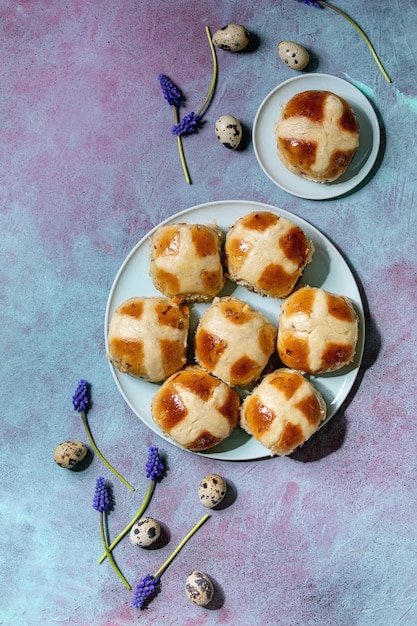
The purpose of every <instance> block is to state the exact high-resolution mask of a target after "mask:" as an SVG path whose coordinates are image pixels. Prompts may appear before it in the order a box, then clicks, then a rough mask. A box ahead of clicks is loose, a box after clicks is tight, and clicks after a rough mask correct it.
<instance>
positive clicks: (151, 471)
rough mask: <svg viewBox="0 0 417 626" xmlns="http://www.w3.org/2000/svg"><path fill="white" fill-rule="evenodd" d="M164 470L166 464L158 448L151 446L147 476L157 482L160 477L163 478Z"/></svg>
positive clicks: (147, 463) (147, 462)
mask: <svg viewBox="0 0 417 626" xmlns="http://www.w3.org/2000/svg"><path fill="white" fill-rule="evenodd" d="M164 470H165V465H164V463H163V462H162V459H161V457H160V456H159V451H158V448H157V447H156V446H151V447H150V448H149V451H148V460H147V461H146V477H147V478H150V479H151V480H153V481H154V482H156V481H157V480H158V478H161V476H162V474H163V473H164Z"/></svg>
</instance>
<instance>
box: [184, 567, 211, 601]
mask: <svg viewBox="0 0 417 626" xmlns="http://www.w3.org/2000/svg"><path fill="white" fill-rule="evenodd" d="M185 593H186V595H187V598H188V600H189V601H190V602H193V603H194V604H199V605H200V606H206V604H208V603H209V602H210V601H211V600H212V599H213V595H214V588H213V583H212V582H211V580H210V578H209V577H208V576H207V574H204V573H203V572H200V571H198V570H194V571H193V572H191V574H189V576H187V580H186V581H185Z"/></svg>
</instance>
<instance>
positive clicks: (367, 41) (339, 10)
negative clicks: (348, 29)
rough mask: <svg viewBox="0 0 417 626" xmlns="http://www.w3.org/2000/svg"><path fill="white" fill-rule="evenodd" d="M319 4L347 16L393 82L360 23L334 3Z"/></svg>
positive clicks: (319, 1) (385, 76) (383, 72)
mask: <svg viewBox="0 0 417 626" xmlns="http://www.w3.org/2000/svg"><path fill="white" fill-rule="evenodd" d="M317 1H318V3H319V4H322V5H323V6H325V7H328V8H329V9H333V11H336V13H339V15H342V17H344V18H346V19H347V21H348V22H350V23H351V24H352V26H353V27H354V28H356V30H357V31H358V33H359V34H360V35H361V36H362V37H363V39H364V40H365V42H366V44H367V46H368V48H369V50H370V51H371V53H372V56H373V57H374V59H375V61H376V63H377V65H378V67H379V69H380V70H381V72H382V74H383V75H384V78H385V79H386V81H387V82H388V83H392V80H391V78H390V77H389V76H388V74H387V72H386V71H385V68H384V66H383V65H382V63H381V61H380V60H379V58H378V55H377V53H376V52H375V49H374V47H373V45H372V43H371V42H370V40H369V38H368V37H367V35H366V34H365V33H364V31H363V30H362V28H361V27H360V26H359V24H357V23H356V22H355V21H354V20H353V19H352V18H351V17H349V15H347V13H345V12H344V11H342V10H341V9H338V8H337V7H335V6H333V5H332V4H329V3H328V2H325V1H324V0H317Z"/></svg>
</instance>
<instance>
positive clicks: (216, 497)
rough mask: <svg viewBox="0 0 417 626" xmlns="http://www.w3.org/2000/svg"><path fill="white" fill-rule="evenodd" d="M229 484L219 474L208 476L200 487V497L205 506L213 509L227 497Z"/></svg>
mask: <svg viewBox="0 0 417 626" xmlns="http://www.w3.org/2000/svg"><path fill="white" fill-rule="evenodd" d="M226 491H227V483H226V481H225V479H224V478H222V476H219V475H218V474H208V475H207V476H206V477H205V478H203V480H202V481H201V483H200V485H199V487H198V497H199V499H200V502H201V504H202V505H203V506H205V507H206V508H207V509H213V508H214V507H215V506H217V505H218V504H220V502H221V501H222V500H223V498H224V496H225V495H226Z"/></svg>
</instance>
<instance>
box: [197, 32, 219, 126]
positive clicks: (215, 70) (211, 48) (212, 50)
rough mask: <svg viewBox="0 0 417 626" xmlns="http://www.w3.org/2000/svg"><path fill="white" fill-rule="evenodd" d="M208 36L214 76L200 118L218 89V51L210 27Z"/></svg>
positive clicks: (201, 108) (198, 113) (199, 113)
mask: <svg viewBox="0 0 417 626" xmlns="http://www.w3.org/2000/svg"><path fill="white" fill-rule="evenodd" d="M206 34H207V38H208V41H209V45H210V50H211V56H212V59H213V76H212V79H211V85H210V89H209V91H208V94H207V96H206V99H205V100H204V102H203V104H202V105H201V107H200V108H199V110H198V112H197V115H198V116H201V115H202V114H203V112H204V110H205V108H206V106H207V105H208V103H209V102H210V100H211V98H212V96H213V93H214V90H215V88H216V82H217V72H218V64H217V56H216V50H215V48H214V45H213V40H212V37H211V33H210V29H209V27H208V26H206Z"/></svg>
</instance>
